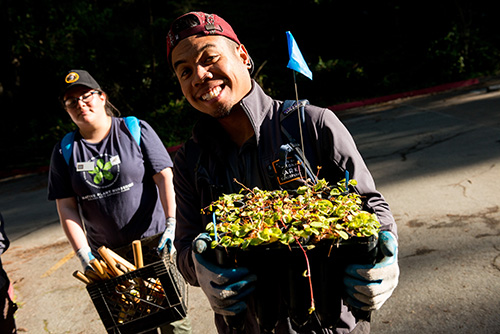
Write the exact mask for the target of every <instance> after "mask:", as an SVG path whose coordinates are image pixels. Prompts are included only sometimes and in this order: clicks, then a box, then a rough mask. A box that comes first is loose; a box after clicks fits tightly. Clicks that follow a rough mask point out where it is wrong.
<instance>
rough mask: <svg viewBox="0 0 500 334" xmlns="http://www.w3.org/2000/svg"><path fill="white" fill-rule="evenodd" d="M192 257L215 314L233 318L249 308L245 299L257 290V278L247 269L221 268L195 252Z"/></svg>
mask: <svg viewBox="0 0 500 334" xmlns="http://www.w3.org/2000/svg"><path fill="white" fill-rule="evenodd" d="M195 240H198V241H199V240H200V239H199V238H196V239H195ZM193 243H194V242H193ZM194 247H196V246H194V245H193V248H194ZM192 256H193V262H194V266H195V270H196V276H197V278H198V283H199V284H200V286H201V289H202V290H203V292H204V293H205V295H206V296H207V298H208V301H209V303H210V306H211V307H212V309H213V310H214V312H215V313H218V314H221V315H229V316H231V315H236V314H238V313H241V312H242V311H244V310H245V309H246V308H247V305H246V302H245V301H244V299H245V297H247V296H248V295H249V294H250V293H251V292H253V291H254V290H255V286H254V284H253V283H254V282H255V281H256V280H257V277H256V276H255V275H253V274H250V273H249V271H248V269H247V268H242V267H240V268H221V267H219V266H217V265H214V264H213V263H210V262H208V261H207V260H205V259H204V258H203V256H202V255H201V254H198V253H196V252H193V253H192Z"/></svg>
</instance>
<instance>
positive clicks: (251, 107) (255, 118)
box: [240, 79, 273, 143]
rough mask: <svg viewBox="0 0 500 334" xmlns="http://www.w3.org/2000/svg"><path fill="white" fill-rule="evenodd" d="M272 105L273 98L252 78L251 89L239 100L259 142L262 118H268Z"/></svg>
mask: <svg viewBox="0 0 500 334" xmlns="http://www.w3.org/2000/svg"><path fill="white" fill-rule="evenodd" d="M272 105H273V99H272V98H271V97H270V96H269V95H267V94H266V93H265V92H264V90H262V88H261V87H260V86H259V84H257V82H256V81H255V80H253V79H252V89H251V90H250V92H249V93H248V94H247V95H246V96H245V97H244V98H243V99H242V100H241V101H240V106H241V107H242V108H243V110H244V111H245V113H246V114H247V116H248V118H249V119H250V123H251V124H252V126H253V129H254V132H255V139H256V140H257V143H259V139H260V129H261V126H262V123H263V122H264V120H265V119H266V117H267V118H269V112H270V111H271V108H272Z"/></svg>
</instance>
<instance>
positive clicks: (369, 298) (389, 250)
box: [344, 231, 399, 311]
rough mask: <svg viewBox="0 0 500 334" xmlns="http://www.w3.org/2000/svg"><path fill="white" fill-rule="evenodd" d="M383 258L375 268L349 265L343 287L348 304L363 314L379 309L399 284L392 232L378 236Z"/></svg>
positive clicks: (394, 240)
mask: <svg viewBox="0 0 500 334" xmlns="http://www.w3.org/2000/svg"><path fill="white" fill-rule="evenodd" d="M379 247H380V249H379V251H381V252H382V254H383V256H384V257H383V258H382V259H381V260H380V262H378V263H376V264H375V265H359V264H351V265H348V266H347V268H346V271H345V274H346V276H345V277H344V285H345V287H346V291H347V295H348V296H347V298H346V302H347V303H348V304H349V305H351V306H353V307H356V308H359V309H362V310H364V311H373V310H378V309H379V308H380V307H382V305H383V304H384V303H385V301H386V300H387V299H388V298H389V297H390V296H391V294H392V292H393V291H394V289H395V288H396V286H397V285H398V278H399V266H398V242H397V240H396V237H395V236H394V234H392V233H391V232H389V231H381V232H380V233H379Z"/></svg>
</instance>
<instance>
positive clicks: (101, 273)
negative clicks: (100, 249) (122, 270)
mask: <svg viewBox="0 0 500 334" xmlns="http://www.w3.org/2000/svg"><path fill="white" fill-rule="evenodd" d="M90 265H91V266H92V268H94V271H95V272H96V273H97V275H99V278H100V279H102V280H105V279H108V278H109V275H108V273H107V272H106V270H104V268H103V267H102V266H101V262H100V261H99V260H98V259H92V260H90Z"/></svg>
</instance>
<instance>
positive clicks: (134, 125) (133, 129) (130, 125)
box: [61, 116, 141, 165]
mask: <svg viewBox="0 0 500 334" xmlns="http://www.w3.org/2000/svg"><path fill="white" fill-rule="evenodd" d="M123 120H124V121H125V125H126V126H127V129H128V130H129V131H130V134H131V135H132V137H134V140H135V141H136V143H137V145H139V146H141V125H140V123H139V120H138V119H137V117H135V116H127V117H123ZM75 133H76V130H75V131H71V132H68V133H67V134H65V135H64V137H63V139H62V140H61V150H62V155H63V157H64V160H66V164H68V165H69V159H71V155H72V154H73V142H74V140H75Z"/></svg>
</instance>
